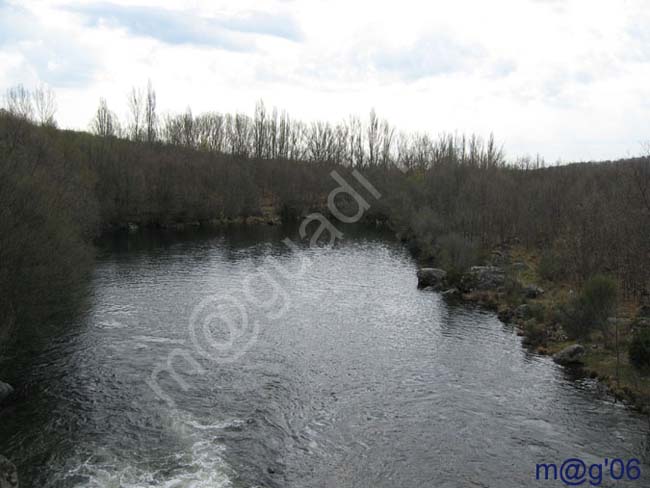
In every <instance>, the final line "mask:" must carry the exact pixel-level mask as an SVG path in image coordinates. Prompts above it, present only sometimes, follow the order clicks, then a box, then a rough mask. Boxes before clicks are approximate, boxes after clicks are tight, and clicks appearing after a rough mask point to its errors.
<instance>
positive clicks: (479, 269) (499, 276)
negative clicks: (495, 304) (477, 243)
mask: <svg viewBox="0 0 650 488" xmlns="http://www.w3.org/2000/svg"><path fill="white" fill-rule="evenodd" d="M505 282H506V273H505V271H504V270H503V269H502V268H499V267H498V266H472V267H471V268H470V269H469V271H468V272H467V273H466V274H465V276H463V280H462V284H463V288H465V289H466V290H495V289H497V288H499V287H501V286H503V285H504V284H505Z"/></svg>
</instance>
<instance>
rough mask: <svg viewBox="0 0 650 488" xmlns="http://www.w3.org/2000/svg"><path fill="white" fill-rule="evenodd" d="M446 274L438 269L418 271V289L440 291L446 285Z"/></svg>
mask: <svg viewBox="0 0 650 488" xmlns="http://www.w3.org/2000/svg"><path fill="white" fill-rule="evenodd" d="M446 278H447V272H446V271H445V270H444V269H439V268H421V269H419V270H418V288H433V289H434V290H442V289H444V288H445V285H446Z"/></svg>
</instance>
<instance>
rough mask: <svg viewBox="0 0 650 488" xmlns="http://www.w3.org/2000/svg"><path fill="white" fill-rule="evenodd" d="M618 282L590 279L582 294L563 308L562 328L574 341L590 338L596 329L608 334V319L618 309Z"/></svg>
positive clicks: (608, 279) (605, 277)
mask: <svg viewBox="0 0 650 488" xmlns="http://www.w3.org/2000/svg"><path fill="white" fill-rule="evenodd" d="M617 294H618V292H617V286H616V281H615V280H614V279H612V278H610V277H608V276H604V275H596V276H593V277H592V278H590V279H588V280H587V281H586V282H585V284H584V286H583V287H582V290H581V291H580V293H579V294H578V295H577V296H576V297H575V298H573V299H572V300H570V301H569V303H567V304H565V305H564V306H563V307H562V311H563V320H562V326H563V327H564V330H566V332H567V334H569V336H571V337H572V338H574V339H581V338H586V337H588V336H589V335H590V334H591V332H593V331H594V330H595V329H601V330H603V332H606V325H607V318H608V317H609V316H610V315H611V314H612V313H613V312H614V311H615V309H616V299H617Z"/></svg>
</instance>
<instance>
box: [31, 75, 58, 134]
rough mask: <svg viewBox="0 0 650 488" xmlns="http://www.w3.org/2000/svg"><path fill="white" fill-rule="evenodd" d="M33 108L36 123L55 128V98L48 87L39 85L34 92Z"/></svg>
mask: <svg viewBox="0 0 650 488" xmlns="http://www.w3.org/2000/svg"><path fill="white" fill-rule="evenodd" d="M33 98H34V106H35V109H36V117H37V120H38V122H39V123H40V124H41V125H43V126H48V127H55V126H56V120H55V118H54V116H55V115H56V108H57V107H56V96H55V94H54V92H53V91H52V89H51V88H50V87H47V86H44V85H41V86H39V87H38V88H36V90H34V95H33Z"/></svg>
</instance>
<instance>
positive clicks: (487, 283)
mask: <svg viewBox="0 0 650 488" xmlns="http://www.w3.org/2000/svg"><path fill="white" fill-rule="evenodd" d="M535 258H536V256H535V255H534V253H531V252H530V251H528V250H525V249H523V248H516V247H515V248H508V249H500V250H497V251H494V252H493V253H492V254H491V255H490V257H489V258H488V259H487V260H486V262H485V263H484V265H482V266H473V267H471V268H469V269H468V270H466V271H465V272H463V273H462V274H458V273H449V272H447V271H446V270H444V269H441V268H429V267H423V268H420V269H419V270H418V272H417V278H418V287H419V288H421V289H430V290H433V291H437V292H440V293H441V294H442V295H443V296H445V297H446V298H448V299H456V300H462V301H466V302H471V303H475V304H478V305H479V306H481V307H484V308H486V309H489V310H492V311H494V312H495V313H497V315H498V317H499V319H500V320H501V321H502V322H504V323H505V324H508V325H511V326H513V327H514V328H515V330H516V333H517V335H519V336H521V337H522V343H523V345H524V346H525V347H527V348H528V349H529V350H531V351H532V352H534V353H537V354H541V355H548V356H552V358H553V360H554V361H555V362H556V363H558V364H560V365H562V366H565V367H569V368H572V369H573V370H575V371H576V372H577V373H579V374H581V375H583V376H585V377H590V378H595V379H598V380H599V381H600V382H601V383H602V384H604V385H605V386H606V388H607V390H608V392H609V394H611V395H612V396H613V397H614V398H615V399H616V400H617V401H622V402H624V403H626V404H628V405H629V406H631V407H633V408H635V409H637V410H639V411H641V412H644V413H650V377H648V376H646V375H644V374H642V373H640V372H638V371H636V370H635V368H633V367H632V365H631V364H630V362H629V360H628V358H627V353H626V351H627V349H626V347H623V346H626V345H627V343H628V341H629V338H630V337H631V335H632V334H633V332H634V331H635V328H638V327H650V306H649V305H648V304H640V305H639V304H638V303H622V304H620V305H619V307H618V310H617V314H616V316H615V317H614V316H613V317H610V318H609V319H608V320H607V322H608V327H610V328H611V329H612V330H615V331H616V340H617V342H616V347H614V345H612V344H611V343H609V342H608V341H606V340H604V339H603V338H602V337H588V338H582V339H581V340H579V341H578V340H572V339H571V338H570V335H569V334H567V332H566V331H565V330H564V327H563V326H562V324H561V323H560V322H561V321H560V320H558V318H557V317H558V316H559V315H560V311H561V309H562V307H563V306H564V304H565V303H566V301H567V300H568V299H570V298H571V297H572V296H573V295H575V293H576V291H575V289H576V288H577V286H578V285H573V284H571V283H551V282H547V281H545V280H542V279H541V278H540V277H539V274H538V273H537V262H536V259H535ZM450 276H451V278H450ZM619 337H620V343H621V344H620V345H619V342H618V341H619Z"/></svg>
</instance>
